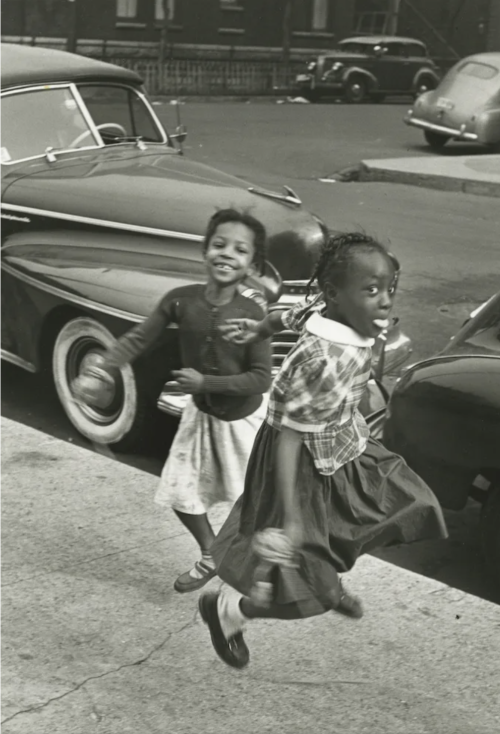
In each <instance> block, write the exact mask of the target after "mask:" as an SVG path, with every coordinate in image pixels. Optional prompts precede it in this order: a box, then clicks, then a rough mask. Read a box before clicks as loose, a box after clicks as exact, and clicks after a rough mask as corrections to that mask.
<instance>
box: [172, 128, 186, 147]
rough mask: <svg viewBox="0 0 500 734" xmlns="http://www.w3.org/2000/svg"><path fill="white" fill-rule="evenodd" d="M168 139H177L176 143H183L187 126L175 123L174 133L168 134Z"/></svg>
mask: <svg viewBox="0 0 500 734" xmlns="http://www.w3.org/2000/svg"><path fill="white" fill-rule="evenodd" d="M169 137H170V140H177V142H178V143H183V142H184V141H185V139H186V138H187V128H186V126H185V125H177V127H176V128H175V133H171V134H170V135H169Z"/></svg>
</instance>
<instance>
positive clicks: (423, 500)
mask: <svg viewBox="0 0 500 734" xmlns="http://www.w3.org/2000/svg"><path fill="white" fill-rule="evenodd" d="M398 274H399V266H398V263H397V261H396V259H395V258H394V256H392V255H390V254H389V253H388V252H387V251H386V250H385V248H384V247H383V246H382V245H380V244H379V243H378V242H376V241H375V240H374V239H372V238H371V237H369V236H367V235H364V234H361V233H352V234H344V235H340V236H335V237H330V238H329V239H328V240H327V242H326V244H325V246H324V249H323V251H322V254H321V256H320V259H319V261H318V264H317V266H316V270H315V272H314V274H313V277H312V278H311V284H312V282H313V281H316V282H317V284H318V286H319V288H320V290H321V294H320V296H319V298H317V299H316V300H315V301H314V302H312V303H310V304H306V305H305V306H304V305H302V306H299V307H297V308H295V309H293V310H292V311H289V312H286V313H283V312H281V313H280V312H278V311H276V312H273V313H271V314H269V315H268V316H267V317H266V318H265V319H264V320H262V321H260V322H256V321H253V320H240V321H236V322H229V323H228V324H227V325H226V326H223V327H222V330H223V331H225V332H226V337H227V338H233V339H235V340H236V341H239V342H240V343H253V342H254V341H255V340H256V339H260V338H266V337H269V336H270V335H271V334H272V333H273V332H274V331H279V330H281V329H283V328H288V329H290V328H292V329H295V330H300V329H302V332H301V335H300V337H299V339H298V341H297V343H296V345H295V346H294V348H293V349H292V350H291V351H290V353H289V354H288V356H287V357H286V358H285V360H284V362H283V365H282V367H281V370H280V372H279V373H278V375H277V376H276V378H275V380H274V382H273V385H272V388H271V394H270V401H269V407H268V412H267V416H266V420H265V422H264V424H263V425H262V427H261V429H260V431H259V433H258V435H257V438H256V441H255V444H254V449H253V452H252V454H251V457H250V460H249V464H248V469H247V474H246V480H245V490H244V493H243V495H242V497H240V499H239V500H238V501H237V503H236V504H235V506H234V508H233V510H232V512H231V514H230V516H229V517H228V519H227V521H226V523H225V524H224V526H223V527H222V529H221V531H220V533H219V535H218V536H217V539H216V540H215V543H214V545H213V546H212V554H213V556H214V558H215V560H216V563H217V572H218V575H219V576H220V578H221V579H222V580H223V581H225V582H226V583H227V584H228V585H229V586H230V587H233V589H234V590H237V592H239V595H236V594H235V593H234V591H233V592H232V591H231V590H228V589H227V588H225V589H223V590H222V591H221V592H219V593H218V594H216V593H210V594H208V593H207V594H203V595H202V596H201V597H200V600H199V609H200V613H201V616H202V618H203V620H204V621H205V623H206V624H207V625H208V627H209V630H210V634H211V637H212V643H213V645H214V648H215V650H216V652H217V654H218V655H219V656H220V657H221V658H222V659H223V660H224V662H226V663H227V664H228V665H231V666H233V667H237V668H242V667H244V666H245V665H247V663H248V661H249V651H248V648H247V646H246V644H245V641H244V639H243V634H242V630H243V627H244V625H245V624H246V623H247V622H248V620H250V619H254V618H258V617H263V618H264V617H265V618H276V619H297V618H301V617H309V616H314V615H317V614H321V613H323V612H326V611H328V610H330V609H333V610H336V611H338V612H341V613H344V614H347V615H349V616H352V617H360V616H362V607H361V603H360V601H359V600H358V599H356V598H355V597H352V596H351V595H349V594H347V593H346V592H345V590H344V589H343V587H342V585H341V583H340V581H339V576H338V574H339V573H341V572H345V571H348V570H349V569H350V568H352V566H353V565H354V563H355V561H356V559H357V558H358V557H359V556H360V555H361V554H363V553H366V552H368V551H370V550H372V549H374V548H376V547H378V546H382V545H386V544H388V543H392V542H411V541H415V540H423V539H428V538H441V537H446V527H445V524H444V521H443V517H442V514H441V510H440V508H439V505H438V502H437V500H436V498H435V497H434V495H433V494H432V492H431V491H430V489H429V488H428V487H427V486H426V485H425V484H424V482H423V481H422V480H421V479H420V478H419V477H418V476H417V475H416V474H414V473H413V472H412V471H411V470H410V469H409V468H408V466H407V465H406V464H405V462H404V461H403V459H402V458H401V457H399V456H396V455H395V454H392V453H390V452H389V451H387V450H386V449H385V448H384V447H383V446H382V445H381V444H380V443H378V442H377V441H375V440H373V439H372V438H370V435H369V430H368V427H367V426H366V423H365V421H364V419H363V417H362V415H361V414H360V413H359V411H358V408H357V406H358V404H359V402H360V399H361V397H362V395H363V392H364V390H365V388H366V385H367V382H368V379H369V376H370V364H371V347H372V345H373V343H374V338H375V337H377V336H378V335H379V334H380V333H381V331H382V330H383V329H385V328H387V326H388V325H389V321H388V319H389V314H390V312H391V309H392V305H393V300H394V295H395V291H396V285H397V279H398ZM266 531H268V532H267V534H266ZM262 561H264V563H262ZM262 568H265V569H267V571H266V573H267V578H268V582H267V586H268V589H267V590H268V592H269V591H270V592H271V593H270V595H269V597H268V599H267V603H266V601H265V600H264V597H263V595H259V594H254V591H255V581H256V570H257V571H258V572H259V571H260V569H262ZM257 576H258V574H257ZM241 595H243V596H241Z"/></svg>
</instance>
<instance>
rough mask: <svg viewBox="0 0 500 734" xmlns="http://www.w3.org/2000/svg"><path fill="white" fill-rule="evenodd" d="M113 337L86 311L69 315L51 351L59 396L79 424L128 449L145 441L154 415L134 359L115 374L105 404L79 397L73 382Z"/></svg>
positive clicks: (86, 431) (98, 439) (91, 436)
mask: <svg viewBox="0 0 500 734" xmlns="http://www.w3.org/2000/svg"><path fill="white" fill-rule="evenodd" d="M114 342H115V338H114V337H113V335H112V334H111V332H110V331H108V329H106V327H105V326H103V325H102V324H100V323H99V322H98V321H95V320H94V319H91V318H88V317H79V318H75V319H72V320H71V321H68V323H66V324H65V325H64V326H63V327H62V329H61V330H60V331H59V334H58V335H57V338H56V341H55V344H54V349H53V353H52V373H53V378H54V383H55V387H56V390H57V394H58V396H59V400H60V402H61V405H62V407H63V408H64V411H65V413H66V415H67V416H68V418H69V420H70V421H71V423H72V424H73V425H74V427H75V428H76V430H77V431H78V432H79V433H81V434H82V435H83V436H85V437H86V438H88V439H90V440H91V441H94V442H96V443H100V444H111V445H112V447H113V449H114V450H117V451H124V450H130V449H131V448H133V447H137V446H138V445H140V444H143V443H144V440H145V429H146V428H147V427H148V421H149V418H150V415H151V412H152V411H151V406H150V404H149V401H148V399H147V397H146V390H145V389H144V390H143V388H142V385H141V382H140V380H139V379H138V377H137V375H136V373H135V372H134V370H133V368H132V367H131V366H130V365H125V366H124V367H121V368H120V369H117V370H116V371H115V373H114V375H113V377H114V378H115V389H114V391H111V393H110V395H109V396H108V397H109V399H108V401H107V404H106V406H105V407H101V408H96V407H91V406H87V405H80V404H78V403H75V401H74V399H73V396H72V393H71V389H70V385H71V383H72V381H73V380H74V379H75V377H77V376H78V374H79V373H80V372H81V370H82V369H83V367H84V366H85V365H88V364H89V363H90V362H92V360H93V359H95V356H96V355H97V354H101V353H102V352H103V351H105V349H106V348H108V347H110V346H111V345H112V344H113V343H114Z"/></svg>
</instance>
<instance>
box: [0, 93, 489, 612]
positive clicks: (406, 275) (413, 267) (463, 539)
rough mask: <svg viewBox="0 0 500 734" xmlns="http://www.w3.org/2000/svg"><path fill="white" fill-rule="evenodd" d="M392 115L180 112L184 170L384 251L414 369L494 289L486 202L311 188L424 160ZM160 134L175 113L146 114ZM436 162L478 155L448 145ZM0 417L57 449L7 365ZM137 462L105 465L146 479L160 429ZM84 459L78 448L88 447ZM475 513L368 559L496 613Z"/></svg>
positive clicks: (37, 398)
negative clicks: (286, 201)
mask: <svg viewBox="0 0 500 734" xmlns="http://www.w3.org/2000/svg"><path fill="white" fill-rule="evenodd" d="M405 107H406V106H404V105H399V104H383V105H366V106H364V105H363V106H350V105H343V104H320V105H300V104H276V103H271V102H265V103H256V102H250V103H248V104H245V103H187V104H185V105H182V106H181V107H180V110H181V117H182V119H183V122H185V123H186V124H187V125H188V129H189V136H188V140H187V142H186V145H185V153H186V155H188V156H189V157H191V158H194V159H196V160H199V161H201V162H204V163H208V164H211V165H215V166H217V167H219V168H222V169H223V170H225V171H227V172H230V173H233V174H235V175H237V176H240V177H242V178H244V179H248V180H250V181H252V182H253V183H257V184H261V185H266V186H272V187H276V186H280V185H282V184H289V185H291V186H292V187H293V188H294V190H295V191H296V192H297V193H298V194H299V196H300V197H301V198H302V200H303V202H304V204H305V205H306V206H307V208H309V209H310V210H312V211H314V212H316V213H317V214H318V215H320V216H321V217H322V218H323V219H324V220H325V221H326V222H327V224H328V225H329V226H331V227H332V228H335V229H337V230H342V229H354V228H360V227H361V228H363V229H364V230H366V231H367V232H370V233H375V234H376V235H377V236H378V237H379V238H380V239H382V240H383V241H384V242H386V243H388V244H389V245H390V246H391V248H392V249H393V251H394V252H395V253H396V254H397V256H398V257H399V259H400V260H401V263H402V266H403V277H402V280H401V286H400V289H399V295H398V304H397V307H396V315H399V316H400V318H401V320H402V324H403V327H404V330H405V331H406V332H407V333H408V334H409V335H410V336H411V337H412V339H413V343H414V354H413V357H414V358H415V359H417V358H421V357H424V356H427V355H430V354H432V353H433V352H435V351H437V350H439V349H440V348H441V347H442V346H443V345H444V344H445V342H446V341H447V340H448V339H449V337H450V336H451V335H452V334H453V333H454V332H455V331H456V330H457V328H458V327H459V326H460V324H461V323H462V322H463V320H464V318H465V317H466V316H467V314H468V313H469V312H470V310H472V309H473V308H474V307H475V306H476V305H477V304H478V303H480V302H482V301H483V300H485V299H486V298H488V297H489V296H490V295H491V294H492V293H493V292H494V291H496V290H498V288H499V281H500V276H499V273H498V246H499V245H498V232H499V231H500V212H499V211H498V200H497V199H489V198H487V197H478V196H468V195H464V194H450V193H444V192H437V191H429V190H426V189H419V188H415V187H406V186H396V185H391V184H373V183H363V184H361V183H356V182H353V183H345V184H343V183H321V182H320V181H319V180H318V179H319V178H322V177H325V176H328V175H331V174H332V173H334V172H336V171H339V170H342V169H345V168H348V167H350V166H354V165H356V164H357V163H358V162H359V161H360V160H361V159H368V158H392V157H401V156H410V155H429V152H428V149H427V148H424V147H423V146H422V142H421V136H420V135H419V133H418V132H416V131H413V130H410V129H408V128H406V127H405V126H404V125H403V124H402V122H401V118H402V116H403V114H404V111H405ZM155 109H156V111H157V112H158V113H159V115H160V117H161V119H162V121H163V122H164V123H165V125H166V127H167V128H168V129H170V130H172V129H173V127H174V126H175V124H176V110H175V108H174V106H173V105H170V104H168V103H164V104H159V105H157V106H156V108H155ZM445 151H446V154H447V155H456V154H457V153H458V154H463V153H467V154H468V153H471V154H477V155H480V154H481V150H477V149H473V148H471V147H470V146H467V147H465V146H463V145H460V144H456V145H452V146H450V148H449V149H448V150H446V149H445ZM2 388H3V389H2V413H3V414H4V415H5V416H7V417H9V418H12V419H13V420H17V421H20V422H23V423H26V424H28V425H31V426H33V427H35V428H38V429H40V430H42V431H45V432H47V433H50V434H52V435H55V436H57V437H59V438H61V439H63V440H67V441H72V442H74V443H78V444H81V445H85V442H84V441H83V440H82V439H81V438H80V437H79V436H78V435H77V434H76V433H75V432H74V431H73V430H72V428H71V426H70V425H69V423H68V421H67V419H66V418H65V416H64V414H63V413H62V410H61V409H60V408H59V406H58V404H57V400H56V398H55V395H54V391H53V389H52V388H51V386H50V384H49V383H48V381H47V380H46V379H45V378H44V377H43V376H33V375H28V374H26V373H23V372H22V371H21V370H18V369H16V368H14V367H12V366H10V365H7V366H4V368H3V374H2ZM164 431H165V435H164V437H163V436H162V437H160V438H159V445H158V446H156V447H152V448H151V451H150V452H149V455H147V456H127V457H117V458H119V459H120V460H123V461H126V462H127V463H132V464H134V465H135V466H138V467H139V468H142V469H144V470H145V471H147V472H150V473H153V474H158V473H159V471H160V468H161V464H162V461H163V460H164V458H165V456H166V453H167V450H168V443H169V438H170V436H171V435H172V425H171V424H168V423H166V424H165V426H164ZM89 448H90V447H89ZM477 521H478V508H477V506H476V505H474V504H473V503H471V505H470V506H469V507H468V508H467V510H466V511H464V512H461V513H451V512H449V513H447V522H448V526H449V529H450V539H449V540H447V541H442V542H439V543H422V544H418V545H416V546H407V547H396V548H391V549H386V550H384V551H381V552H380V553H378V554H377V555H379V556H380V557H382V558H384V559H385V560H388V561H390V562H393V563H395V564H397V565H401V566H404V567H405V568H409V569H411V570H413V571H415V572H417V573H421V574H424V575H426V576H429V577H432V578H436V579H438V580H440V581H443V582H444V583H448V584H450V585H452V586H456V587H457V588H459V589H463V590H464V591H468V592H470V593H473V594H477V595H479V596H482V597H483V598H485V599H489V600H491V601H497V602H499V603H500V591H498V590H497V589H495V586H494V584H493V582H492V581H491V579H490V578H489V576H488V575H487V573H486V571H485V569H484V565H483V561H482V557H481V552H480V548H479V538H478V531H477Z"/></svg>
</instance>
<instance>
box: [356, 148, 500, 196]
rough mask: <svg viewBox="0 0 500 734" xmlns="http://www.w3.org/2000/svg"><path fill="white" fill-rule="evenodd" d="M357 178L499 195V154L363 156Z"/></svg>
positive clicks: (483, 194)
mask: <svg viewBox="0 0 500 734" xmlns="http://www.w3.org/2000/svg"><path fill="white" fill-rule="evenodd" d="M359 178H360V181H385V182H388V183H399V184H410V185H412V186H424V187H427V188H431V189H440V190H442V191H462V192H463V193H465V194H477V195H479V196H496V197H500V155H477V156H450V155H441V156H425V157H413V158H388V159H385V160H366V161H361V164H360V169H359Z"/></svg>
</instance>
